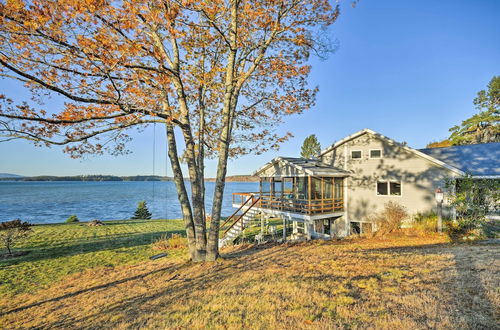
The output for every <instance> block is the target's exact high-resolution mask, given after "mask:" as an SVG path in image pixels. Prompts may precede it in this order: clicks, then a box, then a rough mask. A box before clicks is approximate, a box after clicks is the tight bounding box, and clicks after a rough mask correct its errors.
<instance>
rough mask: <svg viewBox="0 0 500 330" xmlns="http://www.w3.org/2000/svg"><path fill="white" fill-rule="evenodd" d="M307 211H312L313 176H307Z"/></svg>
mask: <svg viewBox="0 0 500 330" xmlns="http://www.w3.org/2000/svg"><path fill="white" fill-rule="evenodd" d="M307 190H308V193H307V202H308V203H307V212H308V213H311V176H310V175H309V176H308V177H307Z"/></svg>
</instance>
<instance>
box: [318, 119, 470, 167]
mask: <svg viewBox="0 0 500 330" xmlns="http://www.w3.org/2000/svg"><path fill="white" fill-rule="evenodd" d="M366 133H369V134H372V135H374V136H375V137H378V138H379V139H382V140H385V141H387V142H388V143H389V144H392V145H396V146H398V147H400V148H402V149H404V150H406V151H408V152H411V153H414V154H415V155H417V156H419V157H422V158H424V159H426V160H428V161H430V162H433V163H434V164H436V165H439V166H441V167H444V168H446V169H448V170H450V171H452V172H454V173H455V174H458V175H465V172H463V171H462V170H460V169H458V168H456V167H453V166H451V165H448V164H446V163H445V162H442V161H440V160H439V159H436V158H434V157H432V156H429V155H427V154H424V153H423V152H421V151H418V150H416V149H413V148H410V147H408V146H405V145H403V144H401V143H399V142H396V141H394V140H392V139H390V138H388V137H387V136H384V135H382V134H380V133H377V132H375V131H372V130H371V129H369V128H365V129H362V130H361V131H359V132H356V133H354V134H352V135H349V136H347V137H345V138H343V139H342V140H339V141H337V142H336V143H334V144H332V145H331V146H329V147H328V148H326V149H325V150H323V151H322V152H321V154H320V155H319V157H321V156H323V155H324V154H325V153H327V152H329V151H331V150H333V149H335V148H337V147H338V146H340V145H342V144H344V143H346V142H348V141H350V140H352V139H354V138H357V137H358V136H361V135H363V134H366Z"/></svg>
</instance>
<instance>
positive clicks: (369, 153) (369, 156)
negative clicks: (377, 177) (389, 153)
mask: <svg viewBox="0 0 500 330" xmlns="http://www.w3.org/2000/svg"><path fill="white" fill-rule="evenodd" d="M372 151H380V157H372ZM382 157H383V153H382V149H370V151H369V152H368V158H369V159H380V158H382Z"/></svg>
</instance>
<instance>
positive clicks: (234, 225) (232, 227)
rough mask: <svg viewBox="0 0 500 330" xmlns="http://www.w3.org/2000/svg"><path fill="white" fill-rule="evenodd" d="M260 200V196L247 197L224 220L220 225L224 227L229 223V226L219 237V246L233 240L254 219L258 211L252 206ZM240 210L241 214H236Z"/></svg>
mask: <svg viewBox="0 0 500 330" xmlns="http://www.w3.org/2000/svg"><path fill="white" fill-rule="evenodd" d="M259 201H260V197H254V196H251V197H250V198H248V199H247V200H246V201H245V202H244V203H243V204H242V205H241V206H240V207H239V208H238V209H237V210H236V211H235V212H234V213H233V214H232V215H231V216H230V217H229V218H227V220H226V221H224V223H223V224H222V225H221V228H224V227H225V226H227V225H228V224H229V227H228V228H227V229H226V230H225V231H224V233H223V234H222V238H219V247H224V246H226V245H228V244H229V243H232V242H234V240H235V239H236V238H237V237H238V236H239V235H240V234H241V233H242V232H243V230H245V228H247V227H248V226H249V225H250V222H252V221H254V220H255V217H256V216H257V215H258V214H259V213H260V211H259V210H257V209H256V208H254V206H255V205H257V204H258V202H259ZM240 211H242V213H241V214H238V213H239V212H240Z"/></svg>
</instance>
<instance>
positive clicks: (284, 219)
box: [281, 215, 286, 242]
mask: <svg viewBox="0 0 500 330" xmlns="http://www.w3.org/2000/svg"><path fill="white" fill-rule="evenodd" d="M281 217H282V218H283V242H285V241H286V217H284V216H283V215H282V216H281Z"/></svg>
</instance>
